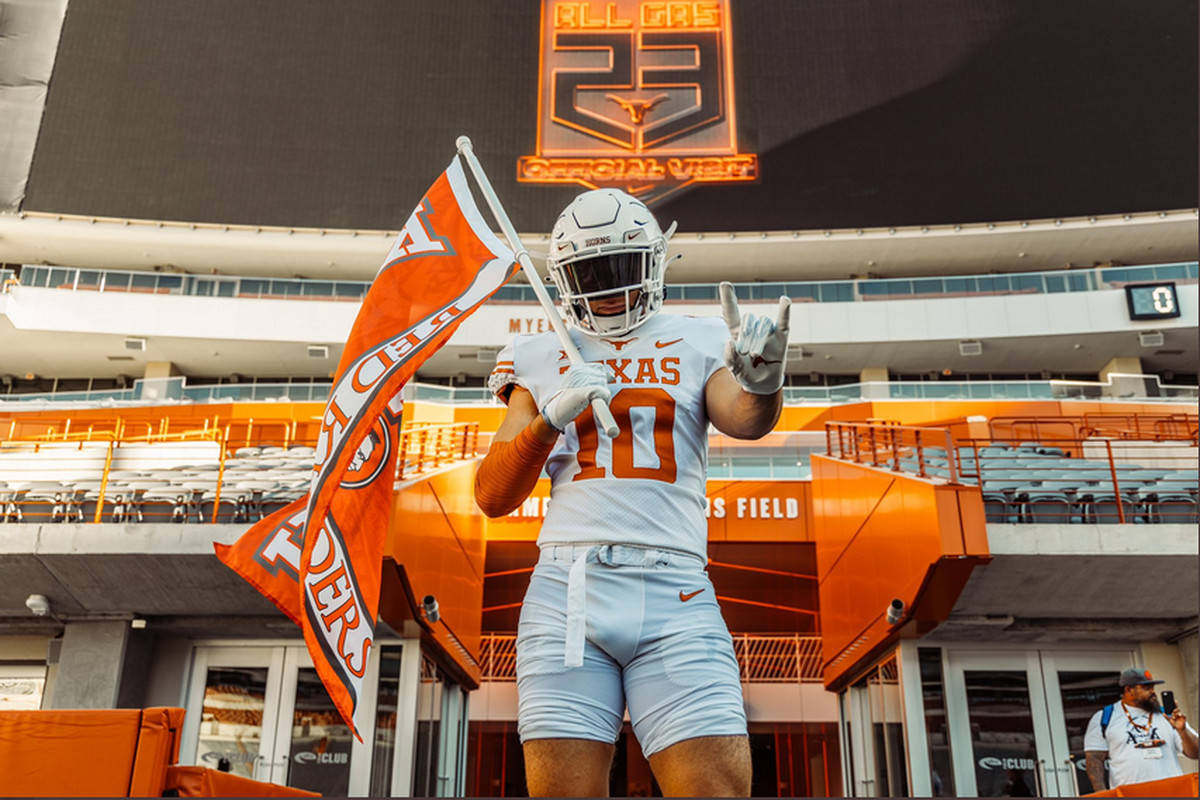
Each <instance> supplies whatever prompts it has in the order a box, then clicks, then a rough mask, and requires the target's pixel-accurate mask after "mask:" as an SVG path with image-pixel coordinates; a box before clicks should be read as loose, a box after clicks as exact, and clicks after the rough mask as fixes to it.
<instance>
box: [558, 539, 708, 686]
mask: <svg viewBox="0 0 1200 800" xmlns="http://www.w3.org/2000/svg"><path fill="white" fill-rule="evenodd" d="M593 558H595V560H596V563H598V564H604V565H605V566H610V567H615V566H647V567H648V566H660V567H665V566H668V565H670V564H684V563H690V564H691V565H692V566H695V567H697V568H699V569H703V568H704V567H705V566H706V565H707V562H706V561H705V560H704V559H703V558H700V557H699V556H697V555H696V554H695V553H685V552H683V551H682V550H668V549H663V548H661V547H641V546H638V545H628V544H558V545H546V546H545V547H543V548H542V552H541V556H540V557H539V559H538V561H539V562H541V561H553V562H559V563H562V562H565V561H568V560H569V561H570V562H571V567H570V569H569V570H568V572H567V625H566V628H567V629H566V646H565V647H564V649H563V665H564V666H566V667H580V666H583V647H584V640H585V639H586V636H587V564H588V561H590V560H592V559H593Z"/></svg>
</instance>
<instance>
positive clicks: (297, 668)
mask: <svg viewBox="0 0 1200 800" xmlns="http://www.w3.org/2000/svg"><path fill="white" fill-rule="evenodd" d="M403 647H404V646H403V645H399V644H386V645H381V646H380V647H376V648H372V654H371V658H370V660H369V661H368V662H367V673H366V675H365V682H364V690H363V694H362V697H361V698H360V700H359V702H360V703H361V704H362V707H363V709H364V713H363V714H362V719H364V720H366V721H367V723H366V725H364V728H365V729H364V730H363V731H362V736H363V740H362V741H358V740H357V739H355V737H354V736H353V734H351V732H350V728H349V726H348V725H346V724H345V723H344V722H343V721H342V718H341V716H340V715H339V714H338V712H337V709H336V708H334V705H333V701H332V700H330V698H329V694H328V693H327V692H326V691H325V687H324V686H323V685H322V683H321V680H320V678H319V677H318V676H317V671H316V669H315V668H314V667H313V663H312V659H311V658H310V657H309V655H308V651H307V649H306V648H305V647H304V646H303V645H278V646H258V647H256V646H247V647H235V646H211V647H197V648H196V650H195V654H194V658H193V670H192V679H191V683H190V685H189V690H188V700H187V714H186V716H185V717H184V733H183V743H182V750H181V755H182V761H183V762H184V763H193V764H197V765H199V766H204V767H210V768H212V769H217V770H222V771H226V772H231V773H234V774H236V775H241V776H243V777H247V778H251V779H253V780H258V781H266V782H270V783H277V784H280V785H284V786H292V787H294V788H297V789H307V790H309V791H315V792H320V793H321V794H322V795H324V796H327V797H328V796H365V795H368V794H370V795H388V794H390V793H391V789H392V786H391V773H392V770H393V763H394V761H395V760H396V759H397V757H399V758H404V755H403V753H402V751H401V750H400V743H399V741H398V737H397V735H396V734H397V714H396V707H397V697H396V695H397V693H398V692H399V691H400V690H401V682H402V681H401V674H400V669H399V663H400V654H401V652H402V650H403ZM381 652H386V653H387V654H388V660H387V668H386V669H385V671H384V673H385V674H381V673H380V653H381ZM413 683H414V684H415V677H414V679H413ZM381 686H382V689H381V688H380V687H381ZM381 692H382V695H383V697H384V709H383V711H384V713H383V717H382V718H380V717H379V715H378V714H377V708H376V699H377V695H379V694H380V693H381ZM409 741H410V742H411V739H409ZM381 743H382V748H381ZM381 749H382V752H381ZM373 759H374V760H376V761H378V762H379V763H377V764H376V765H375V767H374V769H373V767H372V760H373Z"/></svg>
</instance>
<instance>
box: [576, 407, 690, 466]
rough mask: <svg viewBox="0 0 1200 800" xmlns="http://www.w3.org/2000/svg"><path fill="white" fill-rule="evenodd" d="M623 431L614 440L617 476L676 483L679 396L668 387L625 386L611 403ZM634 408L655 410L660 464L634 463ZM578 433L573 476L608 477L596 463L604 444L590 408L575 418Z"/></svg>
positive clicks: (614, 461)
mask: <svg viewBox="0 0 1200 800" xmlns="http://www.w3.org/2000/svg"><path fill="white" fill-rule="evenodd" d="M608 407H609V409H610V410H611V411H612V415H613V419H615V420H616V421H617V427H618V428H620V432H619V433H618V434H617V438H615V439H613V440H612V476H613V477H614V478H645V479H648V480H653V481H664V482H666V483H674V482H675V438H674V430H675V398H674V397H672V396H671V395H670V394H669V393H667V391H666V390H665V389H658V388H641V389H622V390H621V391H619V392H617V393H616V394H615V395H613V398H612V400H611V401H610V402H609V404H608ZM634 408H652V409H654V454H655V455H656V456H658V466H657V467H635V466H634V465H633V420H632V419H631V417H630V414H629V412H630V410H631V409H634ZM575 435H576V436H578V437H579V453H578V454H577V455H576V459H577V460H578V461H579V473H578V474H577V475H576V476H575V477H574V478H572V480H576V481H586V480H589V479H591V478H604V477H606V476H607V474H608V473H607V472H606V471H605V469H604V467H601V466H597V464H596V451H597V450H598V449H599V447H600V436H599V434H598V433H597V431H596V420H595V418H594V417H592V409H591V408H590V407H589V408H588V410H587V411H584V412H583V413H582V414H580V415H579V416H578V417H577V418H576V419H575Z"/></svg>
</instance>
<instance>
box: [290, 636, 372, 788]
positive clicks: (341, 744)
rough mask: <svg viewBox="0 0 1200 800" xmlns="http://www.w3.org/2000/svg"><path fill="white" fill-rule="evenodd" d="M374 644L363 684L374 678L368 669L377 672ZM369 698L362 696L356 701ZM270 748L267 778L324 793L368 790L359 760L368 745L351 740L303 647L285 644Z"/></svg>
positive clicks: (367, 752) (366, 758)
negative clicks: (275, 718)
mask: <svg viewBox="0 0 1200 800" xmlns="http://www.w3.org/2000/svg"><path fill="white" fill-rule="evenodd" d="M378 650H379V648H372V650H371V656H372V660H371V662H370V663H369V665H368V674H367V675H366V683H367V684H374V683H375V679H374V675H373V674H372V673H373V672H377V659H378ZM373 700H374V698H373V697H371V698H368V697H363V698H361V699H360V702H364V703H369V702H373ZM363 718H364V719H369V718H370V717H369V715H363ZM370 733H371V732H370V731H364V739H365V740H367V741H369V739H367V737H368V736H369V735H370ZM274 753H275V758H274V759H273V761H272V763H271V778H270V780H271V782H272V783H278V784H280V785H282V786H291V787H293V788H296V789H306V790H308V791H310V792H319V793H320V794H322V795H323V796H325V797H329V796H334V797H338V796H343V797H344V796H347V795H351V794H354V795H362V794H366V792H367V786H366V785H365V784H364V780H365V779H366V778H367V775H368V770H367V769H364V768H363V767H364V765H363V762H364V761H369V760H370V757H371V752H370V748H368V747H366V746H364V745H362V744H361V743H359V742H357V741H355V738H354V734H352V733H351V732H350V726H348V725H347V724H346V723H345V722H344V721H343V720H342V717H341V715H340V714H339V713H338V710H337V708H335V707H334V705H333V700H331V699H330V697H329V693H328V692H327V691H325V686H324V684H322V683H321V678H320V677H319V676H318V675H317V670H316V668H315V667H314V666H313V663H312V658H311V657H310V656H309V654H308V650H307V649H305V648H304V647H287V648H285V654H284V662H283V680H282V685H281V689H280V703H279V724H278V726H277V727H276V729H275V747H274ZM355 767H358V768H357V769H355Z"/></svg>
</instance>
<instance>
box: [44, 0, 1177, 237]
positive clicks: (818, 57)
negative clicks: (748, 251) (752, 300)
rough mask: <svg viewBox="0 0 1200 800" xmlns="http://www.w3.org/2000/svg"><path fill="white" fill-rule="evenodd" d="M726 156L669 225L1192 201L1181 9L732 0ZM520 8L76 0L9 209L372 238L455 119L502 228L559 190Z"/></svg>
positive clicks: (432, 162) (1059, 1)
mask: <svg viewBox="0 0 1200 800" xmlns="http://www.w3.org/2000/svg"><path fill="white" fill-rule="evenodd" d="M731 5H732V9H733V19H732V26H733V38H734V71H735V79H736V82H735V88H736V92H735V93H736V97H737V121H738V126H737V127H738V138H739V144H740V149H741V150H743V151H746V152H754V153H757V154H758V157H759V162H760V168H759V172H760V175H761V178H760V180H759V182H758V183H756V184H752V185H741V186H720V187H696V186H693V187H689V188H687V189H684V190H683V191H681V192H680V193H678V194H676V195H674V196H673V197H671V198H669V199H667V200H666V201H665V202H664V204H663V205H662V206H661V216H663V217H665V218H667V219H673V218H674V219H678V220H679V221H680V223H681V228H682V229H683V230H714V229H719V230H761V229H788V228H821V227H856V226H873V225H899V224H917V223H924V222H951V221H970V220H997V219H1013V218H1025V217H1045V216H1069V215H1080V214H1092V213H1109V212H1117V211H1135V210H1148V209H1163V208H1177V207H1189V206H1193V205H1194V204H1195V201H1196V194H1197V189H1196V174H1197V160H1196V147H1195V142H1196V138H1197V109H1196V96H1197V58H1196V37H1195V30H1196V24H1197V17H1196V6H1195V4H1194V3H1192V2H1190V0H1156V1H1155V2H1152V3H1146V2H1141V0H1121V1H1120V2H1115V1H1114V2H1106V3H1094V2H1083V0H1056V2H1053V3H1045V2H1033V1H1032V0H1029V1H1026V0H990V1H982V2H972V3H963V2H960V0H922V2H920V3H900V2H880V1H879V0H796V2H780V1H778V0H731ZM539 16H540V4H539V3H538V2H535V1H533V0H526V1H525V2H510V3H487V4H481V3H468V2H453V0H404V2H398V1H397V0H355V2H347V3H340V4H336V5H332V4H318V3H297V2H294V0H255V2H252V3H247V2H240V1H239V0H206V2H204V3H195V2H191V1H190V0H73V1H72V2H71V4H70V6H69V7H68V13H67V17H66V21H65V24H64V27H63V34H62V41H61V43H60V47H59V52H58V56H57V62H56V66H55V71H54V75H53V78H52V81H51V86H50V94H49V98H48V102H47V107H46V111H45V116H44V120H43V125H42V129H41V132H40V136H39V141H38V147H37V151H36V154H35V159H34V164H33V170H32V174H31V178H30V183H29V189H28V195H27V198H26V202H25V205H24V207H25V208H26V209H27V210H39V211H53V212H59V213H81V214H96V215H106V216H128V217H135V218H159V219H180V220H190V221H209V222H233V223H247V224H264V225H295V226H323V227H357V228H393V227H395V226H396V225H397V224H399V222H400V221H401V220H402V219H403V218H404V217H406V216H407V214H408V213H409V211H411V208H412V206H413V204H414V203H415V202H416V200H417V198H418V197H419V196H420V195H421V193H422V192H423V191H424V190H425V188H427V186H428V185H429V183H430V181H431V180H432V179H433V178H434V177H435V176H436V174H437V173H438V172H439V171H440V170H441V168H442V167H443V166H444V165H445V163H446V162H447V161H448V160H449V158H450V156H451V155H452V149H453V142H454V139H455V137H456V136H457V135H459V134H461V133H467V134H470V135H471V136H472V137H473V139H474V140H475V143H476V149H477V152H478V153H479V155H480V158H481V160H482V161H483V163H484V165H485V167H487V169H488V171H489V173H490V175H491V176H492V179H493V181H494V182H495V183H496V185H497V189H498V191H499V192H500V194H501V196H502V197H503V198H504V200H505V202H506V205H507V206H508V210H509V212H510V214H511V216H512V217H513V220H514V222H515V223H516V225H517V227H518V228H519V229H522V230H545V229H548V228H549V226H550V223H551V222H552V220H553V218H554V216H555V215H556V214H557V211H558V210H559V209H560V208H561V206H562V205H563V204H565V202H566V201H567V200H568V199H569V198H570V197H571V196H573V195H574V193H575V192H576V191H577V189H575V188H571V187H562V186H559V187H548V186H539V185H530V184H517V183H516V181H515V164H516V160H517V158H518V157H519V156H521V155H525V154H530V153H533V152H534V145H535V139H536V130H535V120H536V115H537V92H538V52H537V47H538V44H537V43H538V28H539Z"/></svg>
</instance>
